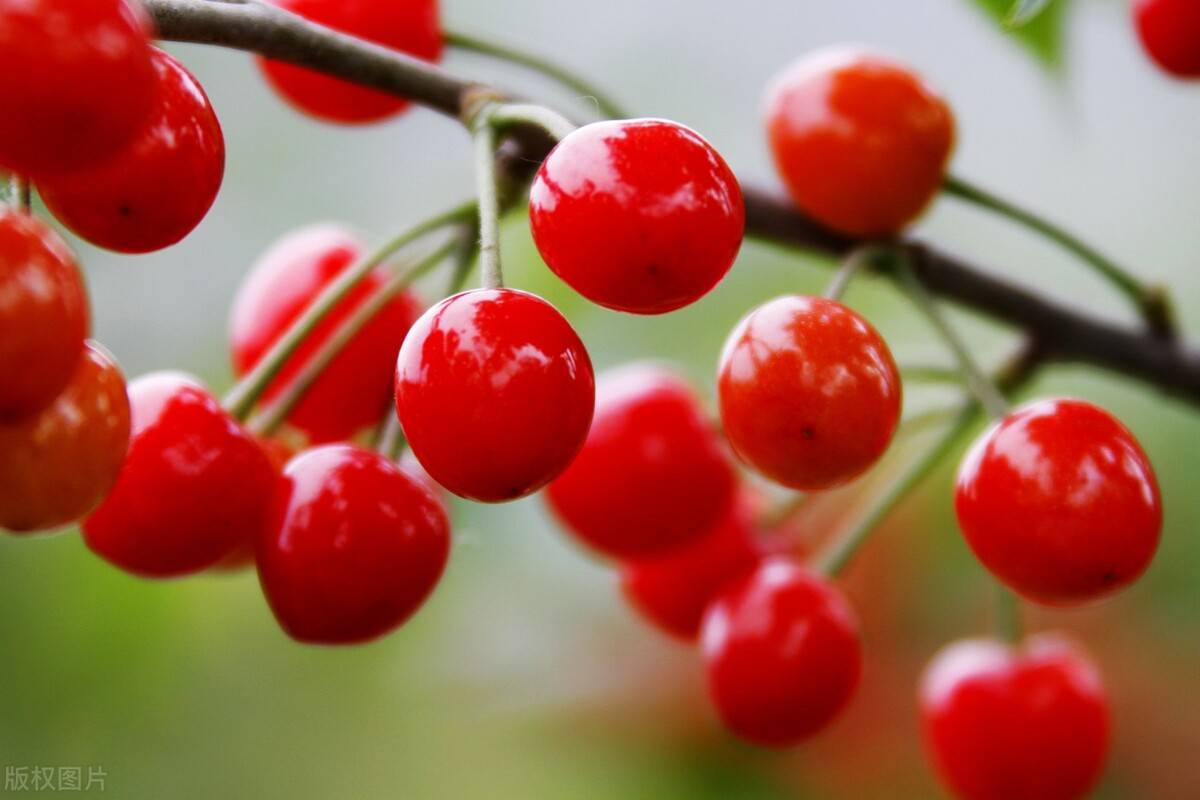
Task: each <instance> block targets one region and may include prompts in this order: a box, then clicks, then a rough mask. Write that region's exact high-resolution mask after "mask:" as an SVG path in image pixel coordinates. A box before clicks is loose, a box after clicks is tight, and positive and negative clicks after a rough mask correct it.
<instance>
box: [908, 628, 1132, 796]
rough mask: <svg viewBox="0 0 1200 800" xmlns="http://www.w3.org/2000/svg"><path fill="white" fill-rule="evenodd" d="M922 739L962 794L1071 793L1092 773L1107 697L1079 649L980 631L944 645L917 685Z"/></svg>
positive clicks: (1104, 731)
mask: <svg viewBox="0 0 1200 800" xmlns="http://www.w3.org/2000/svg"><path fill="white" fill-rule="evenodd" d="M919 701H920V709H921V726H922V729H923V733H924V739H925V748H926V751H927V753H928V754H929V758H930V760H931V761H932V762H933V763H934V765H935V766H936V768H937V772H938V774H939V775H940V777H941V778H942V780H943V781H944V782H945V784H946V785H947V787H948V788H950V789H951V790H952V791H953V792H954V793H955V795H956V796H958V797H961V798H964V800H1009V799H1010V798H1016V797H1019V798H1022V800H1072V798H1080V797H1083V796H1084V795H1086V794H1087V793H1088V790H1089V789H1091V787H1092V786H1093V785H1094V784H1095V783H1096V780H1097V778H1099V777H1100V772H1101V770H1102V769H1103V767H1104V759H1105V755H1106V753H1107V751H1108V739H1109V713H1108V700H1107V698H1106V697H1105V693H1104V687H1103V686H1102V685H1101V683H1100V675H1099V673H1098V672H1097V671H1096V668H1095V667H1094V666H1092V664H1091V663H1090V662H1089V661H1088V659H1087V658H1086V657H1085V656H1084V655H1083V654H1082V653H1080V652H1079V651H1078V650H1076V649H1075V648H1073V647H1072V646H1070V645H1069V644H1067V643H1066V642H1064V641H1062V640H1060V639H1057V638H1055V637H1052V636H1038V637H1035V638H1033V639H1031V640H1029V641H1028V642H1027V643H1026V644H1025V645H1024V646H1023V647H1022V648H1021V649H1020V650H1017V651H1013V650H1011V649H1010V648H1008V647H1006V646H1004V645H1003V644H1001V643H999V642H996V641H992V640H986V639H967V640H963V641H959V642H955V643H953V644H951V645H949V646H947V647H946V648H945V649H943V650H942V651H941V652H940V653H939V654H938V655H937V656H936V657H935V658H934V660H933V661H932V662H931V663H930V665H929V667H928V668H927V669H926V670H925V674H924V677H923V678H922V681H921V690H920V698H919Z"/></svg>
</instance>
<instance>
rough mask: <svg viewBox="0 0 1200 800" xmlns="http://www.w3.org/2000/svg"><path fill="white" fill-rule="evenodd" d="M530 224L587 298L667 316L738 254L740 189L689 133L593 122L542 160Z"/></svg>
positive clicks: (553, 265)
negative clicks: (666, 313)
mask: <svg viewBox="0 0 1200 800" xmlns="http://www.w3.org/2000/svg"><path fill="white" fill-rule="evenodd" d="M529 223H530V226H531V227H532V229H533V239H534V242H535V243H536V244H537V248H538V251H539V252H540V253H541V254H542V258H543V259H544V260H545V262H546V264H547V265H548V266H549V267H550V269H552V270H554V273H555V274H556V275H558V277H560V278H562V279H563V280H564V281H566V282H567V283H569V284H570V285H571V287H572V288H573V289H575V291H577V292H579V293H580V294H582V295H583V296H584V297H586V298H588V299H589V300H591V301H593V302H595V303H599V304H600V305H602V306H607V307H608V308H614V309H616V310H618V311H629V312H632V313H635V314H662V313H664V312H667V311H673V310H674V309H677V308H680V307H682V306H686V305H688V304H689V303H694V302H696V301H697V300H699V299H700V298H701V297H703V296H704V295H706V294H708V292H709V290H711V289H712V288H713V287H714V286H716V285H717V283H718V282H719V281H720V280H721V278H723V277H725V273H727V272H729V268H730V267H731V266H733V260H734V258H736V257H737V253H738V248H739V247H741V244H742V232H743V229H744V227H745V210H744V208H743V206H742V190H741V187H740V186H738V182H737V178H736V177H734V174H733V172H732V171H731V170H730V169H729V166H728V165H727V164H726V163H725V161H724V160H723V159H722V158H721V156H720V154H719V153H717V151H716V150H714V149H713V147H712V145H710V144H709V143H708V142H706V141H705V140H704V139H703V138H701V136H700V135H699V134H698V133H696V132H695V131H693V130H691V129H690V128H685V127H684V126H682V125H679V124H678V123H675V122H667V121H666V120H659V119H633V120H616V121H608V122H595V123H592V124H591V125H585V126H584V127H582V128H579V129H578V130H576V131H574V132H572V133H571V134H570V135H569V136H567V137H566V138H565V139H563V140H562V141H561V142H559V144H558V146H557V147H555V148H554V150H553V151H551V153H550V155H549V157H548V158H546V160H545V161H543V162H542V166H541V168H539V169H538V172H537V176H536V177H535V178H534V180H533V188H532V189H531V190H530V193H529Z"/></svg>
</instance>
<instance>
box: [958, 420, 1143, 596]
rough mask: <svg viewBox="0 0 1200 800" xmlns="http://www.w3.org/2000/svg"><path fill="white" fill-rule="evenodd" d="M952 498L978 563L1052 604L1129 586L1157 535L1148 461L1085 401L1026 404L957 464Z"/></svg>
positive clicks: (1133, 442) (1127, 436) (1022, 591)
mask: <svg viewBox="0 0 1200 800" xmlns="http://www.w3.org/2000/svg"><path fill="white" fill-rule="evenodd" d="M954 500H955V510H956V511H957V512H958V523H959V525H960V526H961V527H962V530H963V534H964V535H965V536H966V539H967V543H968V544H969V545H970V546H971V549H972V550H974V551H975V555H976V556H977V557H978V558H979V560H980V561H982V562H983V565H984V566H985V567H987V568H988V569H989V570H990V571H991V572H992V573H993V574H994V575H995V576H996V577H997V578H999V579H1000V580H1001V581H1003V582H1004V583H1005V584H1007V585H1008V586H1010V587H1012V588H1013V589H1014V590H1015V591H1017V592H1019V593H1020V594H1022V595H1024V596H1025V597H1028V598H1029V599H1031V600H1036V601H1038V602H1041V603H1047V604H1050V605H1067V604H1070V603H1079V602H1083V601H1085V600H1091V599H1093V598H1096V597H1099V596H1102V595H1105V594H1110V593H1112V592H1115V591H1117V590H1118V589H1120V588H1122V587H1124V586H1127V585H1128V584H1130V583H1132V582H1133V581H1134V580H1135V579H1137V577H1138V576H1139V575H1141V574H1142V572H1144V571H1145V569H1146V567H1147V566H1149V564H1150V559H1151V558H1153V557H1154V551H1155V550H1156V549H1157V547H1158V538H1159V533H1160V532H1161V530H1162V502H1161V500H1160V498H1159V494H1158V484H1157V482H1156V481H1155V479H1154V469H1153V467H1151V466H1150V461H1149V459H1147V458H1146V454H1145V453H1144V452H1142V448H1141V447H1140V446H1139V445H1138V443H1137V440H1136V439H1135V438H1134V437H1133V434H1132V433H1130V432H1129V430H1128V429H1127V428H1126V427H1125V426H1124V425H1122V424H1121V423H1120V422H1118V421H1117V420H1116V419H1114V418H1113V417H1112V415H1110V414H1109V413H1108V412H1107V411H1104V410H1103V409H1100V408H1097V407H1096V406H1094V405H1092V404H1091V403H1086V402H1084V401H1082V400H1042V401H1038V402H1035V403H1030V404H1028V405H1026V406H1023V407H1022V408H1019V409H1017V410H1016V411H1014V412H1012V413H1011V414H1009V415H1008V416H1007V417H1005V418H1004V419H1003V420H1001V421H1000V422H999V423H997V424H996V425H994V426H993V427H992V428H991V429H990V430H988V431H987V432H986V433H984V434H983V435H982V436H981V437H980V438H979V439H978V440H977V441H976V442H975V444H974V445H973V446H972V447H971V450H970V452H969V453H967V456H966V458H964V459H963V463H962V466H960V467H959V470H958V484H957V488H956V489H955V496H954Z"/></svg>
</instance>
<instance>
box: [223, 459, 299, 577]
mask: <svg viewBox="0 0 1200 800" xmlns="http://www.w3.org/2000/svg"><path fill="white" fill-rule="evenodd" d="M258 446H259V447H261V448H262V451H263V454H264V455H266V457H267V460H268V461H269V462H271V468H272V469H273V470H274V471H275V474H276V475H282V474H283V469H284V467H286V466H287V463H288V461H291V459H292V456H294V455H296V449H295V448H294V447H292V446H291V445H290V444H288V443H287V442H285V441H283V440H282V439H276V438H267V439H262V438H260V439H259V440H258ZM257 544H258V537H257V536H255V537H254V538H252V539H249V540H247V541H244V542H239V543H238V546H237V547H236V548H234V550H233V552H231V553H230V554H229V555H227V556H225V557H224V558H222V559H221V560H220V561H218V562H217V563H216V564H214V565H213V569H214V570H216V571H217V572H241V571H242V570H244V569H245V568H246V567H249V566H251V565H252V564H253V563H254V549H255V547H256V546H257Z"/></svg>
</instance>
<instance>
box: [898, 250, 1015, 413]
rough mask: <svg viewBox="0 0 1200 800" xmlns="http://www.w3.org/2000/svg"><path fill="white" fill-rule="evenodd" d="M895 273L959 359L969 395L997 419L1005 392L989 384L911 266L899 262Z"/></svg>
mask: <svg viewBox="0 0 1200 800" xmlns="http://www.w3.org/2000/svg"><path fill="white" fill-rule="evenodd" d="M897 274H898V276H899V279H900V282H901V285H902V286H903V287H904V289H905V291H907V292H908V295H909V297H911V298H912V300H913V302H914V303H915V304H916V306H917V308H919V309H920V310H921V312H922V313H923V314H924V315H925V316H926V318H928V319H929V322H930V323H931V324H932V325H933V327H934V328H935V329H936V330H937V332H938V334H940V335H941V337H942V339H943V340H944V341H945V342H946V344H947V345H948V346H949V347H950V350H951V351H952V352H953V353H954V357H955V359H956V360H957V361H958V365H959V368H960V369H961V370H962V374H963V378H964V379H965V380H966V382H967V388H968V389H969V390H970V392H971V394H972V395H973V396H974V397H975V399H976V400H978V401H979V404H980V405H982V406H983V408H984V409H985V410H986V411H987V412H988V414H989V415H991V416H993V417H997V418H999V417H1003V416H1004V415H1006V414H1007V413H1008V401H1007V400H1005V399H1004V395H1003V394H1001V393H1000V390H999V389H997V388H996V385H995V384H994V383H992V381H991V379H990V378H988V376H987V375H985V374H984V372H983V370H982V369H980V368H979V365H978V364H976V363H975V358H974V357H973V356H972V355H971V351H970V350H969V349H968V348H967V345H966V343H964V342H963V340H962V338H961V337H960V336H959V335H958V332H957V331H955V330H954V328H953V327H951V326H950V323H949V322H948V321H947V320H946V317H945V316H944V315H943V314H942V311H941V309H940V308H939V307H938V304H937V303H936V302H935V301H934V299H933V297H932V296H931V295H930V294H929V292H928V291H927V290H926V289H925V286H924V285H923V284H922V283H921V282H920V281H919V280H918V279H917V276H916V273H914V272H913V270H912V267H911V266H909V265H908V263H907V262H904V261H902V262H901V263H900V265H899V270H898V271H897Z"/></svg>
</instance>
